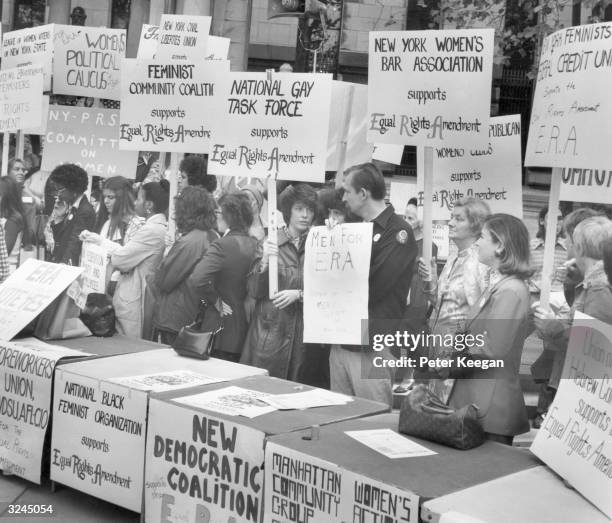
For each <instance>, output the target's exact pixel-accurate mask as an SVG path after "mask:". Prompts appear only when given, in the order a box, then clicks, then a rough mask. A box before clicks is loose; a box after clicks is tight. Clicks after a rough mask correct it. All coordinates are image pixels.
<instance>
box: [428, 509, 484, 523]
mask: <svg viewBox="0 0 612 523" xmlns="http://www.w3.org/2000/svg"><path fill="white" fill-rule="evenodd" d="M438 523H486V522H485V521H483V520H482V519H478V518H475V517H473V516H468V515H467V514H463V513H461V512H455V511H454V510H451V511H449V512H445V513H444V514H442V516H441V517H440V521H439V522H438Z"/></svg>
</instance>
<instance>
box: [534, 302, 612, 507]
mask: <svg viewBox="0 0 612 523" xmlns="http://www.w3.org/2000/svg"><path fill="white" fill-rule="evenodd" d="M611 340H612V327H610V325H608V324H606V323H603V322H601V321H598V320H595V319H593V318H591V317H590V316H587V315H585V314H581V313H580V312H576V315H575V317H574V322H573V324H572V329H571V332H570V339H569V343H568V347H567V355H566V357H565V366H564V368H563V375H562V379H561V383H560V386H559V389H558V391H557V394H556V396H555V399H554V401H553V404H552V405H551V406H550V407H549V409H548V414H547V415H546V417H545V419H544V421H543V422H542V426H541V428H540V430H539V432H538V435H537V436H536V438H535V440H534V442H533V444H532V445H531V451H532V452H533V453H534V454H535V455H536V456H538V457H539V458H540V459H541V460H543V461H544V462H545V463H546V464H547V465H548V466H549V467H550V468H551V469H553V470H554V471H555V472H556V473H557V474H559V475H560V476H561V477H563V478H564V479H565V480H567V481H568V483H569V484H570V485H572V487H574V488H575V489H576V490H578V492H580V493H581V494H582V495H583V496H584V497H585V498H587V499H588V500H589V501H590V502H591V503H593V504H594V505H595V506H596V507H597V508H599V510H601V511H602V512H603V513H604V514H606V515H607V516H608V517H609V518H612V497H610V491H611V490H612V413H610V405H612V379H611V378H610V376H612V341H611Z"/></svg>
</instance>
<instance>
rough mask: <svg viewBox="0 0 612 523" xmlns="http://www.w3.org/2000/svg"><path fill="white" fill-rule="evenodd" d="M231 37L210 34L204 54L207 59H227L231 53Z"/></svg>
mask: <svg viewBox="0 0 612 523" xmlns="http://www.w3.org/2000/svg"><path fill="white" fill-rule="evenodd" d="M230 43H231V41H230V39H229V38H223V37H222V36H212V35H209V36H208V40H207V41H206V50H205V51H204V56H205V59H206V60H227V59H228V54H229V46H230Z"/></svg>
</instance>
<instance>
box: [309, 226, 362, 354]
mask: <svg viewBox="0 0 612 523" xmlns="http://www.w3.org/2000/svg"><path fill="white" fill-rule="evenodd" d="M371 250H372V224H371V223H351V224H347V223H345V224H342V225H339V226H337V227H334V228H333V229H331V230H330V229H328V228H327V227H313V228H312V229H310V232H309V233H308V238H307V239H306V259H305V261H304V341H305V342H307V343H346V344H352V345H359V344H361V342H362V340H361V321H362V320H365V319H367V318H368V277H369V274H370V255H371Z"/></svg>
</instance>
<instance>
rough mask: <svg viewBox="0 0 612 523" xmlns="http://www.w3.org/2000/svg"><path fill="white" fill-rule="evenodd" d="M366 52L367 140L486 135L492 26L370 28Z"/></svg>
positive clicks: (475, 139)
mask: <svg viewBox="0 0 612 523" xmlns="http://www.w3.org/2000/svg"><path fill="white" fill-rule="evenodd" d="M368 57H369V62H368V83H369V90H368V113H369V115H370V125H369V127H368V141H370V142H375V143H377V142H382V143H395V144H405V145H453V144H462V146H469V145H473V146H478V145H479V144H481V143H482V142H484V141H486V139H487V125H488V122H489V112H490V109H491V106H490V102H491V81H492V71H493V29H468V30H449V31H437V30H436V31H433V30H432V31H393V32H377V31H371V32H370V45H369V53H368Z"/></svg>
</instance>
